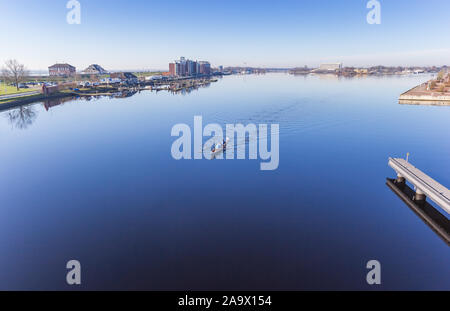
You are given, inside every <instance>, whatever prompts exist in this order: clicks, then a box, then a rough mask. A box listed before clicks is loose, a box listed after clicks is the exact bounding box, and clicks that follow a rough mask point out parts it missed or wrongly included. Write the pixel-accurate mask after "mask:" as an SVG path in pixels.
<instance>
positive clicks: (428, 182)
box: [389, 158, 450, 214]
mask: <svg viewBox="0 0 450 311" xmlns="http://www.w3.org/2000/svg"><path fill="white" fill-rule="evenodd" d="M389 166H390V167H392V168H393V169H394V170H395V171H396V172H397V180H396V182H397V183H404V182H405V180H406V181H408V182H409V183H411V184H412V185H413V186H414V190H415V195H414V198H413V199H414V201H417V202H420V201H425V200H426V198H427V197H428V198H430V200H432V201H433V202H434V203H436V204H437V205H438V206H439V207H441V208H442V209H443V210H444V211H446V212H447V213H448V214H450V191H449V190H448V189H447V188H446V187H444V186H443V185H441V184H440V183H438V182H437V181H435V180H434V179H432V178H431V177H429V176H428V175H427V174H425V173H424V172H422V171H421V170H419V169H417V168H416V167H414V165H412V164H411V163H409V162H408V161H407V160H405V159H400V158H389Z"/></svg>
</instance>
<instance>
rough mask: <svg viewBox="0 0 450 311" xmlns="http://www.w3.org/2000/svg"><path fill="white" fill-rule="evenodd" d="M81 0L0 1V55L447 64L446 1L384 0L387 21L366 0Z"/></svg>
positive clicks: (31, 61)
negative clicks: (71, 5)
mask: <svg viewBox="0 0 450 311" xmlns="http://www.w3.org/2000/svg"><path fill="white" fill-rule="evenodd" d="M79 2H80V3H81V19H82V20H81V25H69V24H67V22H66V15H67V13H68V11H69V10H68V9H66V3H67V0H40V1H31V0H14V1H11V0H0V34H1V38H0V63H3V62H4V61H5V60H7V59H9V58H16V59H18V60H19V61H20V62H22V63H24V64H25V65H26V66H27V67H28V68H29V69H46V68H47V67H48V66H49V65H51V64H53V63H55V62H68V63H70V64H73V65H74V66H76V67H77V68H78V69H83V68H85V67H87V66H88V65H89V64H91V63H98V64H100V65H102V66H103V67H105V68H106V69H109V70H112V69H167V67H168V62H169V61H172V60H173V59H176V58H178V57H179V56H185V57H188V58H192V59H199V60H209V61H210V62H211V63H212V65H214V66H217V65H224V66H229V65H236V66H244V65H247V66H265V67H293V66H304V65H308V66H317V65H318V64H320V63H321V62H331V61H332V62H337V61H339V62H343V63H344V65H348V66H350V65H351V66H371V65H379V64H385V65H444V64H447V65H450V31H449V29H450V17H449V12H450V1H448V0H427V1H422V0H380V2H381V10H382V11H381V13H382V19H381V25H369V24H368V23H367V22H366V15H367V13H368V12H369V10H368V9H367V8H366V4H367V2H368V0H335V1H331V0H328V1H324V0H308V1H302V0H295V1H291V0H279V1H266V0H258V1H256V0H239V1H236V0H227V1H217V0H208V1H204V0H191V1H185V0H172V1H166V0H159V1H154V0H128V1H122V0H110V1H105V0H79Z"/></svg>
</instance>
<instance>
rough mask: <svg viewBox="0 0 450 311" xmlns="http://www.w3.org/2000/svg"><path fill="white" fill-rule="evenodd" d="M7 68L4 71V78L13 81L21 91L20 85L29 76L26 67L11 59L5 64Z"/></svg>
mask: <svg viewBox="0 0 450 311" xmlns="http://www.w3.org/2000/svg"><path fill="white" fill-rule="evenodd" d="M5 66H6V67H5V68H3V70H2V76H3V77H4V79H5V82H6V80H9V81H12V82H13V83H14V85H15V86H16V88H17V90H18V91H19V83H20V82H21V81H23V79H24V78H25V77H26V76H27V75H28V71H27V70H26V69H25V66H24V65H22V64H19V62H18V61H17V60H15V59H10V60H8V61H6V62H5Z"/></svg>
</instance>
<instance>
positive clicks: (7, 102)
mask: <svg viewBox="0 0 450 311" xmlns="http://www.w3.org/2000/svg"><path fill="white" fill-rule="evenodd" d="M74 95H75V94H74V93H73V92H72V91H61V92H58V93H55V94H52V95H49V96H45V95H42V94H38V95H29V96H21V97H18V98H17V97H16V98H11V99H4V100H0V110H5V109H10V108H14V107H17V106H21V105H26V104H31V103H34V102H39V101H44V100H48V99H55V98H63V97H68V96H74Z"/></svg>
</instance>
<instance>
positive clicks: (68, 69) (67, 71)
mask: <svg viewBox="0 0 450 311" xmlns="http://www.w3.org/2000/svg"><path fill="white" fill-rule="evenodd" d="M48 73H49V75H50V76H72V75H75V74H76V68H75V67H74V66H72V65H69V64H55V65H53V66H50V67H48Z"/></svg>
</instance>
